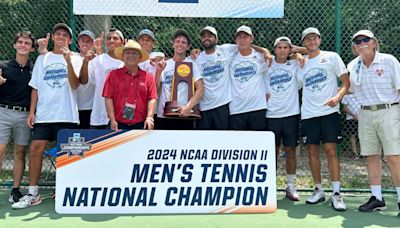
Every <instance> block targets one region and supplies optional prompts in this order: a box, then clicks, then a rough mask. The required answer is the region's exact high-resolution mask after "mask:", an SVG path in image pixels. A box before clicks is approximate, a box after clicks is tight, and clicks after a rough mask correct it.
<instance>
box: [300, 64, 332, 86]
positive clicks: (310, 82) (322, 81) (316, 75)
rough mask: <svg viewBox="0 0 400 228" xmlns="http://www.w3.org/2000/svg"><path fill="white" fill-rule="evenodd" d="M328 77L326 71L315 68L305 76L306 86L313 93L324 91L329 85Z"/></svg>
mask: <svg viewBox="0 0 400 228" xmlns="http://www.w3.org/2000/svg"><path fill="white" fill-rule="evenodd" d="M327 75H328V74H327V72H326V70H324V69H320V68H313V69H311V70H309V71H308V72H307V73H306V74H305V75H304V79H305V83H304V84H305V85H304V86H305V87H306V88H307V89H308V90H310V91H311V92H317V91H322V90H323V88H324V87H325V86H326V84H327V83H326V80H327V78H328V77H327Z"/></svg>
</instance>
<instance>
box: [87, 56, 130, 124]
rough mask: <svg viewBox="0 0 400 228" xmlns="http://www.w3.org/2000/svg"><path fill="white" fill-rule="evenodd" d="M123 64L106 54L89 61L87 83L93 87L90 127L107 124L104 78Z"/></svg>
mask: <svg viewBox="0 0 400 228" xmlns="http://www.w3.org/2000/svg"><path fill="white" fill-rule="evenodd" d="M123 66H124V62H122V61H121V60H119V59H114V58H112V57H111V56H110V55H108V54H101V55H98V56H96V57H95V58H94V59H93V60H91V61H89V83H92V84H94V85H95V91H94V99H93V109H92V114H91V116H90V125H92V126H99V125H106V124H108V122H109V119H108V116H107V110H106V104H105V100H104V97H103V96H102V94H103V87H104V83H105V81H106V77H107V75H108V73H109V72H110V71H111V70H114V69H117V68H121V67H123Z"/></svg>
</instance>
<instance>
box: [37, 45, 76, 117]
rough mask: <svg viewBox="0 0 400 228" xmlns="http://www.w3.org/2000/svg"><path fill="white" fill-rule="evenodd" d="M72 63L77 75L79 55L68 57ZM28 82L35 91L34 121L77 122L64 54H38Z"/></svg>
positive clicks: (74, 97)
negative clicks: (36, 95)
mask: <svg viewBox="0 0 400 228" xmlns="http://www.w3.org/2000/svg"><path fill="white" fill-rule="evenodd" d="M71 63H72V66H73V68H74V70H75V74H76V75H79V70H78V67H77V65H78V64H79V58H77V57H76V56H71ZM29 85H30V86H31V87H32V88H34V89H36V90H37V94H38V101H37V106H36V114H35V115H36V118H35V123H56V122H64V123H79V114H78V107H77V103H76V90H75V89H72V88H71V86H70V84H69V81H68V68H67V62H65V59H64V57H63V55H58V54H54V53H53V52H48V53H47V54H43V55H39V57H38V58H37V59H36V63H35V66H34V68H33V72H32V78H31V81H30V82H29Z"/></svg>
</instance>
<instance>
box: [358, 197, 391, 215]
mask: <svg viewBox="0 0 400 228" xmlns="http://www.w3.org/2000/svg"><path fill="white" fill-rule="evenodd" d="M385 209H386V204H385V200H384V199H383V198H382V201H379V200H378V199H376V197H375V196H371V198H369V200H368V202H366V203H365V204H363V205H361V206H360V207H359V208H358V210H359V211H362V212H371V211H376V210H385Z"/></svg>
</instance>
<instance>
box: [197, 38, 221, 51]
mask: <svg viewBox="0 0 400 228" xmlns="http://www.w3.org/2000/svg"><path fill="white" fill-rule="evenodd" d="M201 44H202V45H203V47H204V49H206V50H210V49H214V48H215V46H216V45H217V43H215V42H211V41H209V40H207V41H205V42H202V43H201Z"/></svg>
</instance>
